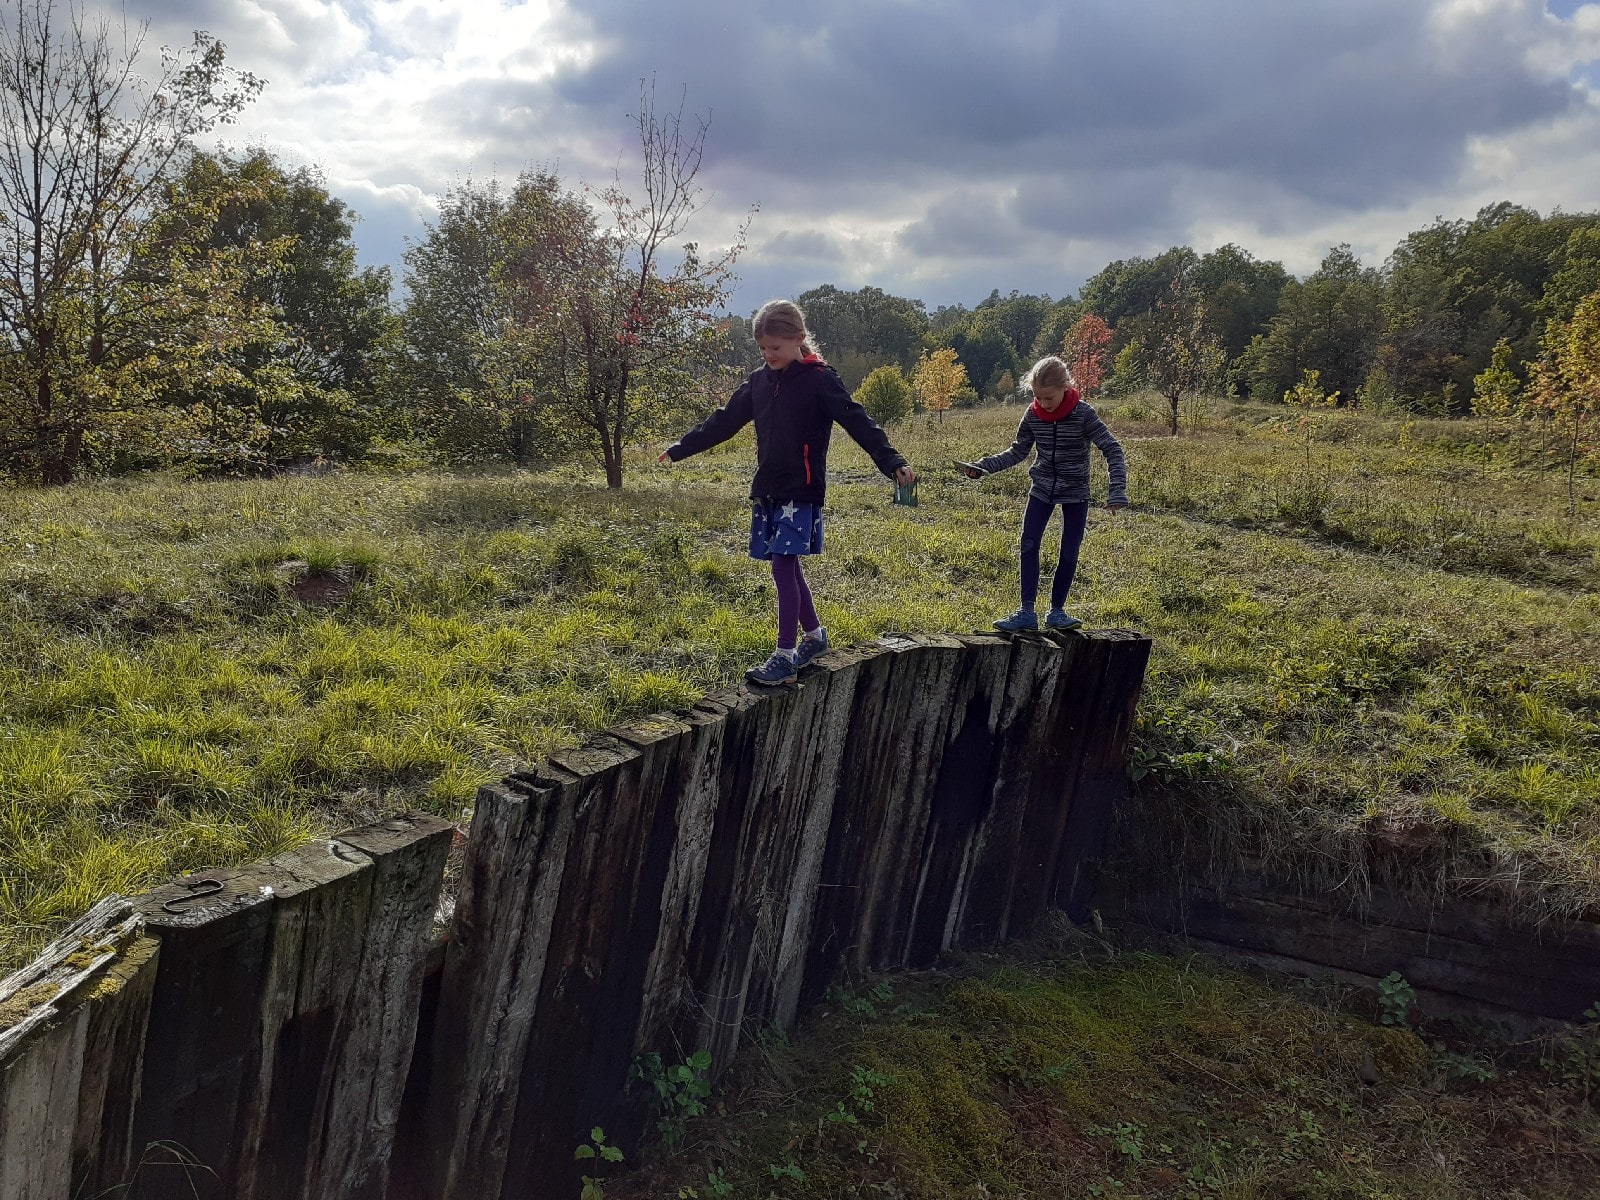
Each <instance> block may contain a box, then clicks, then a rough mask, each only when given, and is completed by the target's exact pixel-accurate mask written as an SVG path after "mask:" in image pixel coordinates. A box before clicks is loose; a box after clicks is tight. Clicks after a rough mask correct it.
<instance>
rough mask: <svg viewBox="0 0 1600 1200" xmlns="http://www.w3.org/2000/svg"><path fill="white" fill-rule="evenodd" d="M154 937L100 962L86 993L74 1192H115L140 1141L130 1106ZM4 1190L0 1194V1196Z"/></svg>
mask: <svg viewBox="0 0 1600 1200" xmlns="http://www.w3.org/2000/svg"><path fill="white" fill-rule="evenodd" d="M160 953H161V943H160V942H159V941H157V940H156V939H155V938H152V937H143V936H140V937H138V938H137V939H136V940H134V941H133V942H131V943H130V944H129V945H128V946H127V947H126V948H125V949H123V950H122V952H121V953H120V954H118V956H117V958H116V959H115V960H114V961H112V962H111V963H109V964H107V965H106V967H105V968H104V970H103V971H102V972H101V974H100V975H99V976H97V977H96V978H95V979H94V981H93V983H92V985H91V986H90V987H89V989H88V991H87V996H86V999H85V1001H84V1004H85V1007H86V1008H87V1009H88V1013H89V1026H88V1029H87V1031H86V1034H85V1042H84V1053H83V1077H82V1079H81V1081H80V1083H79V1088H78V1116H77V1127H76V1129H75V1131H74V1135H73V1144H72V1185H73V1191H72V1194H73V1195H74V1196H103V1195H107V1194H116V1193H115V1192H114V1191H113V1189H114V1188H117V1187H119V1186H120V1185H123V1184H125V1183H127V1181H128V1180H129V1178H130V1177H131V1176H132V1174H133V1170H134V1167H135V1165H136V1164H137V1162H138V1160H139V1156H140V1151H141V1150H142V1147H139V1146H135V1145H134V1141H133V1111H134V1104H135V1101H136V1100H137V1098H138V1095H139V1091H140V1087H141V1084H142V1079H143V1074H144V1049H145V1036H146V1033H147V1030H148V1028H149V1024H150V1004H151V1000H152V999H153V997H154V995H155V981H156V968H157V963H158V960H159V957H160ZM3 1194H4V1193H0V1195H3Z"/></svg>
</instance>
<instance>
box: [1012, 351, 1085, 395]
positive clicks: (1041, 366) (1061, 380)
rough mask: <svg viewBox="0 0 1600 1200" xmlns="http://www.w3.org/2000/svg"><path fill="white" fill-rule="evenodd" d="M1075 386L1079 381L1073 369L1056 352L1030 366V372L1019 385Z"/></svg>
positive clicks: (1024, 386)
mask: <svg viewBox="0 0 1600 1200" xmlns="http://www.w3.org/2000/svg"><path fill="white" fill-rule="evenodd" d="M1035 385H1037V386H1038V387H1047V388H1075V387H1077V386H1078V381H1077V380H1075V379H1074V378H1073V377H1072V371H1071V369H1070V368H1069V367H1068V366H1067V364H1066V363H1065V362H1063V361H1062V360H1061V359H1059V358H1057V357H1056V356H1055V355H1054V354H1051V355H1047V356H1046V357H1044V358H1041V359H1040V360H1039V361H1038V362H1036V363H1034V364H1033V366H1031V367H1029V368H1028V373H1027V374H1026V375H1024V376H1023V377H1022V382H1021V384H1019V385H1018V386H1020V387H1023V388H1032V387H1034V386H1035Z"/></svg>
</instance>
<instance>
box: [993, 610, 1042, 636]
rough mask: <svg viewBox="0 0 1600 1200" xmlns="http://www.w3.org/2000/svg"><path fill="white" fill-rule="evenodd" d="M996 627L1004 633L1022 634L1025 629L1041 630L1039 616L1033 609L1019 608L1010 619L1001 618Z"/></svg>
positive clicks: (995, 624)
mask: <svg viewBox="0 0 1600 1200" xmlns="http://www.w3.org/2000/svg"><path fill="white" fill-rule="evenodd" d="M994 627H995V628H996V629H998V630H1000V631H1001V632H1003V633H1021V632H1022V631H1023V630H1024V629H1037V628H1039V616H1038V614H1037V613H1035V612H1034V611H1033V609H1031V608H1019V609H1017V611H1016V612H1014V613H1012V614H1011V615H1010V616H1009V617H1001V618H1000V619H999V620H998V621H996V622H995V623H994Z"/></svg>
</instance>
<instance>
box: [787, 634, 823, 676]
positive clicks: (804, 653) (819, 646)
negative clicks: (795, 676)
mask: <svg viewBox="0 0 1600 1200" xmlns="http://www.w3.org/2000/svg"><path fill="white" fill-rule="evenodd" d="M827 652H828V631H827V630H826V629H823V628H821V627H820V626H819V627H818V629H817V632H816V636H815V637H813V636H812V635H811V634H809V633H808V634H806V635H805V636H804V637H802V638H801V639H800V644H799V645H798V646H796V647H795V648H794V669H795V670H796V671H798V670H800V668H802V667H804V666H805V665H806V664H807V663H809V662H810V661H811V660H812V659H813V658H815V657H816V656H817V655H819V654H826V653H827Z"/></svg>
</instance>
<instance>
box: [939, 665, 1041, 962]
mask: <svg viewBox="0 0 1600 1200" xmlns="http://www.w3.org/2000/svg"><path fill="white" fill-rule="evenodd" d="M999 637H1000V635H996V638H997V639H999ZM1002 644H1003V645H1004V646H1005V647H1006V651H1007V659H1006V679H1005V683H1004V685H1003V688H1002V703H1001V706H1000V711H999V713H998V714H997V716H996V722H995V752H994V755H993V762H992V772H993V777H992V781H991V785H990V786H991V796H992V798H991V801H990V810H989V815H988V817H987V819H985V820H984V822H983V823H982V825H981V826H980V827H979V829H978V832H977V835H976V837H975V839H974V844H973V862H972V867H971V869H970V881H969V883H968V885H967V887H966V896H965V899H964V901H963V903H962V907H961V911H960V913H959V915H958V922H959V925H958V932H959V940H960V944H961V945H963V946H988V945H995V944H997V943H999V942H1001V941H1003V940H1004V939H1005V938H1006V937H1008V936H1009V935H1010V931H1011V912H1012V907H1013V899H1014V891H1015V887H1014V885H1015V880H1016V875H1017V863H1018V862H1019V861H1020V860H1021V857H1022V855H1023V853H1024V850H1023V844H1022V843H1023V837H1024V827H1025V821H1026V818H1027V813H1028V800H1029V797H1030V796H1031V795H1032V793H1033V789H1034V778H1033V777H1034V772H1035V771H1036V770H1037V769H1039V767H1040V765H1041V764H1040V761H1039V747H1040V746H1041V745H1043V744H1044V743H1045V741H1046V740H1047V739H1048V736H1049V729H1050V719H1051V715H1052V708H1051V699H1052V697H1053V696H1054V695H1055V693H1056V679H1057V676H1058V674H1059V673H1060V671H1061V666H1062V663H1063V660H1064V655H1063V652H1062V649H1061V647H1060V646H1059V645H1057V644H1056V643H1055V642H1054V641H1050V640H1046V639H1044V638H1004V639H1003V640H1002Z"/></svg>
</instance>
